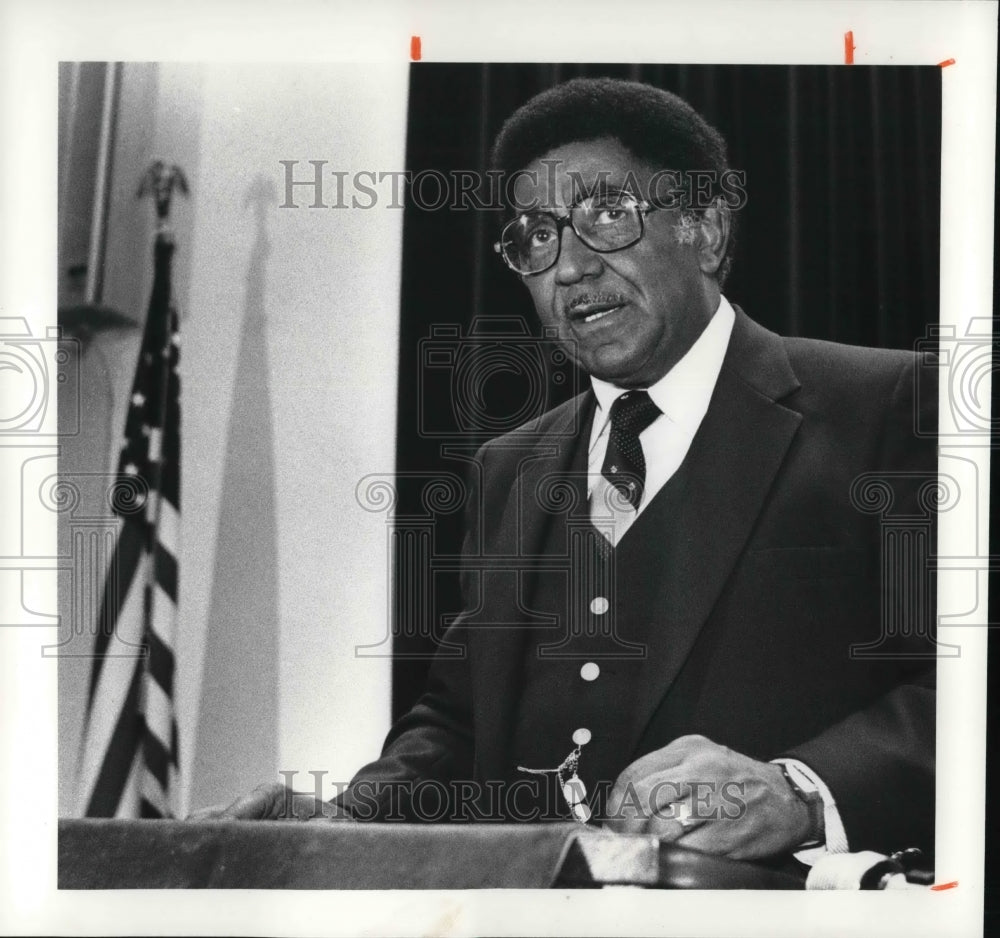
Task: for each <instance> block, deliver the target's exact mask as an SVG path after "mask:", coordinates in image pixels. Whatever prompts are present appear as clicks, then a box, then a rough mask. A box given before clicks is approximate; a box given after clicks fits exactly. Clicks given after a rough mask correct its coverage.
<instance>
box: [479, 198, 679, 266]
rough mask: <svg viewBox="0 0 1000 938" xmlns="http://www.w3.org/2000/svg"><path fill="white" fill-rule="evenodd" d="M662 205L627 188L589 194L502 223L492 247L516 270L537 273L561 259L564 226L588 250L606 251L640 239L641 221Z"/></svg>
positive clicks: (626, 245)
mask: <svg viewBox="0 0 1000 938" xmlns="http://www.w3.org/2000/svg"><path fill="white" fill-rule="evenodd" d="M663 207H664V206H662V205H660V204H657V203H656V202H646V201H643V202H640V201H639V200H638V199H636V198H635V197H634V196H632V195H630V194H629V193H628V192H607V193H603V194H599V195H591V196H587V197H586V198H584V199H581V200H580V201H579V202H577V203H576V204H574V205H571V206H570V207H569V210H568V211H565V212H562V213H560V214H556V213H555V212H524V213H523V214H521V215H518V216H517V218H515V219H514V220H513V221H511V222H508V223H507V225H505V226H504V229H503V231H502V232H501V233H500V240H499V241H497V242H496V244H494V245H493V250H494V251H495V252H496V253H497V254H499V255H501V256H502V257H503V259H504V261H505V263H506V264H507V266H508V267H509V268H510V269H511V270H513V271H514V272H515V273H518V274H524V275H530V274H540V273H542V272H543V271H545V270H548V269H549V268H550V267H552V266H554V265H555V263H556V261H557V260H559V252H560V250H561V248H562V230H563V228H565V227H566V225H569V226H570V227H571V228H572V229H573V232H574V234H575V235H576V236H577V237H578V238H579V239H580V240H581V241H582V242H583V243H584V244H585V245H587V247H588V248H590V249H591V250H592V251H597V252H598V253H600V254H609V253H611V252H612V251H620V250H622V249H623V248H627V247H631V246H632V245H633V244H635V243H636V242H637V241H639V240H640V239H641V238H642V235H643V231H644V221H643V219H644V218H645V217H646V215H648V214H649V213H650V212H652V211H654V210H655V209H658V208H663Z"/></svg>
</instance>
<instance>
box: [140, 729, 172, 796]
mask: <svg viewBox="0 0 1000 938" xmlns="http://www.w3.org/2000/svg"><path fill="white" fill-rule="evenodd" d="M142 757H143V759H144V760H145V763H146V768H147V769H148V770H149V771H150V772H151V773H152V775H153V778H155V779H156V780H157V781H158V782H159V783H160V785H161V786H163V787H164V788H166V787H167V772H168V771H169V765H170V754H169V753H168V752H167V750H166V748H165V747H164V745H163V743H161V742H160V741H159V740H158V739H157V738H156V736H155V734H153V733H151V732H149V730H148V728H147V729H146V732H145V735H144V738H143V741H142Z"/></svg>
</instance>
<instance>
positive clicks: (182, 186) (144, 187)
mask: <svg viewBox="0 0 1000 938" xmlns="http://www.w3.org/2000/svg"><path fill="white" fill-rule="evenodd" d="M175 189H176V190H177V191H178V192H180V193H181V195H187V194H188V184H187V179H186V178H185V176H184V172H183V170H182V169H181V168H180V167H179V166H177V165H176V164H174V163H171V164H169V165H168V164H167V163H164V162H163V160H157V161H156V162H155V163H153V164H151V165H150V167H149V169H147V170H146V172H145V174H144V175H143V177H142V180H141V181H140V182H139V191H138V192H137V193H136V196H137V197H138V198H140V199H141V198H142V197H143V196H147V195H152V196H153V198H154V200H155V202H156V219H157V221H158V222H159V224H160V225H161V226H163V225H165V224H166V222H167V218H168V217H169V216H170V202H171V200H172V199H173V195H174V190H175Z"/></svg>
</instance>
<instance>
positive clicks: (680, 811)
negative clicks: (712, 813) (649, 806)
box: [646, 799, 711, 847]
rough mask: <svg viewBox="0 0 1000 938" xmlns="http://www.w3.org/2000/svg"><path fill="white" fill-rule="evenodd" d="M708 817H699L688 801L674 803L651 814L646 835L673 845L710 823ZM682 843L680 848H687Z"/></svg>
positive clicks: (686, 843)
mask: <svg viewBox="0 0 1000 938" xmlns="http://www.w3.org/2000/svg"><path fill="white" fill-rule="evenodd" d="M710 820H711V818H710V817H704V816H699V815H698V814H697V813H696V812H695V810H694V808H693V807H692V802H691V800H690V799H688V800H685V801H675V802H671V803H670V804H668V805H665V806H664V807H662V808H658V809H657V810H656V811H654V812H653V814H652V816H651V817H650V819H649V822H648V823H647V824H646V833H648V834H655V835H656V836H657V837H659V838H660V840H662V841H665V842H667V843H673V842H674V841H677V840H680V839H681V838H682V837H686V836H687V835H689V834H692V833H693V832H694V830H695V829H696V828H698V827H701V826H702V825H703V824H706V823H707V822H708V821H710ZM687 845H688V842H687V841H684V843H683V844H682V846H685V847H686V846H687Z"/></svg>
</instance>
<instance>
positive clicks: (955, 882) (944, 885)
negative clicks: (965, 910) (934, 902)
mask: <svg viewBox="0 0 1000 938" xmlns="http://www.w3.org/2000/svg"><path fill="white" fill-rule="evenodd" d="M957 885H958V880H957V879H955V880H952V881H951V882H950V883H938V885H936V886H931V889H934V890H937V891H940V890H942V889H954V888H955V887H956V886H957Z"/></svg>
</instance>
